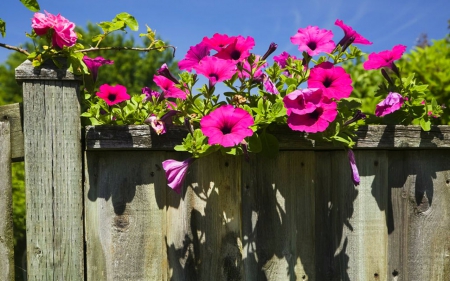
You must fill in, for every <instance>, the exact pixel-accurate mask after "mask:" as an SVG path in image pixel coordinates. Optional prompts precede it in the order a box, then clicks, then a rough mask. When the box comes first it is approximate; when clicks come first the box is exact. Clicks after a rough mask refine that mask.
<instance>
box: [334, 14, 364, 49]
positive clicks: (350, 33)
mask: <svg viewBox="0 0 450 281" xmlns="http://www.w3.org/2000/svg"><path fill="white" fill-rule="evenodd" d="M334 24H335V25H337V26H339V27H340V28H342V30H343V31H344V37H343V38H342V39H341V41H339V44H338V45H341V46H344V45H345V44H346V43H347V41H348V40H350V39H351V38H352V37H353V38H354V40H353V43H354V44H362V45H372V42H370V41H369V40H367V39H366V38H364V37H362V36H361V35H360V34H359V33H357V32H356V31H354V30H353V28H351V27H350V26H348V25H346V24H344V22H343V21H342V20H339V19H337V20H336V22H335V23H334Z"/></svg>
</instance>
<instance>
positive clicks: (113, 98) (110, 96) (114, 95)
mask: <svg viewBox="0 0 450 281" xmlns="http://www.w3.org/2000/svg"><path fill="white" fill-rule="evenodd" d="M116 98H117V95H116V94H113V93H109V95H108V100H110V101H115V100H116Z"/></svg>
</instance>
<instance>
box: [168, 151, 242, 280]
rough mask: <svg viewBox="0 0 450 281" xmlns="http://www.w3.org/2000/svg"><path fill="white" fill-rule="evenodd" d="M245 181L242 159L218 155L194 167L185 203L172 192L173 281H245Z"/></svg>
mask: <svg viewBox="0 0 450 281" xmlns="http://www.w3.org/2000/svg"><path fill="white" fill-rule="evenodd" d="M170 155H172V156H175V155H176V154H168V156H169V157H170ZM179 158H180V154H178V156H177V157H176V159H178V160H183V159H179ZM240 178H241V159H240V158H239V157H232V156H228V157H224V156H222V155H220V154H218V153H215V154H214V155H210V156H208V157H205V158H202V159H201V160H197V161H196V162H194V163H193V164H192V167H191V169H190V172H189V174H188V176H187V178H186V185H187V186H189V187H188V188H187V190H186V191H184V194H182V195H181V198H180V195H177V194H174V193H173V192H172V191H171V190H168V193H169V196H168V205H169V207H168V210H167V251H168V256H169V273H170V276H171V278H170V280H205V281H206V280H242V277H243V266H242V240H241V213H240V206H241V198H240V190H241V182H240ZM166 188H167V187H166Z"/></svg>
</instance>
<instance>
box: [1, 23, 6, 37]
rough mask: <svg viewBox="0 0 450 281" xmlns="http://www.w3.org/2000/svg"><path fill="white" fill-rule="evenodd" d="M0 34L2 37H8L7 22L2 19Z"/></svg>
mask: <svg viewBox="0 0 450 281" xmlns="http://www.w3.org/2000/svg"><path fill="white" fill-rule="evenodd" d="M0 33H1V34H2V37H5V35H6V22H4V21H3V20H2V19H0Z"/></svg>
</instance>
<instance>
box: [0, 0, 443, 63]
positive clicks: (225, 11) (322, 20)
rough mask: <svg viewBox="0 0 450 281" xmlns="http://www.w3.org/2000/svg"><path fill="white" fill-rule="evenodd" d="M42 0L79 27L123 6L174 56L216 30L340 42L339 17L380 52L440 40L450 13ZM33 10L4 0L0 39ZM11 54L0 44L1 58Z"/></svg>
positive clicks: (19, 37)
mask: <svg viewBox="0 0 450 281" xmlns="http://www.w3.org/2000/svg"><path fill="white" fill-rule="evenodd" d="M406 3H407V4H406ZM39 4H40V6H41V9H42V11H43V10H46V11H48V12H50V13H53V14H57V13H60V14H61V15H63V16H64V17H66V18H67V19H69V20H70V21H72V22H74V23H75V24H76V25H79V26H85V25H86V24H87V22H93V23H97V22H101V21H109V20H111V19H112V18H113V17H114V16H115V15H116V14H118V13H120V12H128V13H130V14H131V15H133V16H134V17H135V18H136V19H137V21H138V22H139V31H138V32H130V34H134V35H135V36H137V35H138V34H139V33H144V32H145V25H146V24H147V25H149V26H150V27H151V28H152V29H154V30H156V32H157V33H158V34H159V35H160V36H161V37H162V38H163V39H164V40H168V41H170V43H171V44H172V45H174V46H176V47H177V52H176V57H175V58H176V59H178V60H180V59H182V58H183V57H184V55H185V53H186V51H187V50H188V49H189V46H192V45H195V44H197V43H198V42H200V41H201V39H202V38H203V37H204V36H208V37H210V36H212V35H213V34H214V33H216V32H218V33H226V34H228V35H243V36H252V37H254V38H255V42H256V46H255V48H254V49H253V52H254V53H256V54H261V55H262V54H263V53H264V52H265V50H266V49H267V47H268V45H269V44H270V43H271V42H275V43H277V44H278V50H277V52H276V53H275V55H276V54H279V53H281V52H282V51H288V52H290V53H291V54H293V55H297V56H300V52H299V51H298V50H297V48H296V46H294V45H293V44H291V43H290V39H289V38H290V37H291V36H292V35H294V34H295V33H296V31H297V30H298V28H301V27H306V26H308V25H317V26H319V27H320V28H326V29H330V30H332V31H333V33H334V40H335V41H336V42H338V41H339V40H340V39H341V37H342V35H343V33H342V31H341V29H340V28H339V27H337V26H335V25H334V21H335V20H336V19H341V20H343V21H344V23H346V24H347V25H350V26H352V27H353V28H354V29H355V30H356V31H357V32H359V33H360V34H361V35H363V36H364V37H366V38H367V39H369V40H370V41H372V42H373V45H371V46H362V45H360V47H361V49H362V50H363V51H364V52H367V53H370V52H374V51H375V52H379V51H382V50H385V49H391V48H392V47H393V46H394V45H397V44H403V45H406V46H408V50H409V49H410V48H411V47H412V46H414V44H415V43H416V40H417V38H418V36H419V35H420V34H421V33H427V34H428V36H429V38H430V39H440V38H443V37H444V36H445V35H446V34H447V32H448V31H447V20H448V19H450V12H449V11H450V1H448V0H437V1H423V0H410V1H399V0H389V1H388V0H370V1H369V0H359V1H358V0H346V1H344V0H333V1H325V0H320V1H313V0H310V1H301V0H296V1H283V0H279V1H273V0H270V1H266V0H259V1H245V0H228V1H217V0H209V1H204V0H189V1H186V0H183V1H161V0H160V1H144V0H126V1H116V0H89V1H87V0H76V1H68V0H39ZM32 16H33V13H32V12H31V11H29V10H27V9H26V8H25V7H23V6H22V4H21V3H20V2H19V1H18V0H2V1H1V2H0V18H1V19H3V20H4V21H5V22H6V28H7V30H6V37H5V38H0V42H2V43H6V44H9V45H15V46H17V45H19V44H21V43H23V42H24V41H26V37H25V32H30V31H31V26H30V25H31V18H32ZM11 52H12V51H10V50H6V49H4V48H0V62H3V61H4V60H5V59H6V58H7V56H8V54H10V53H11Z"/></svg>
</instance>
